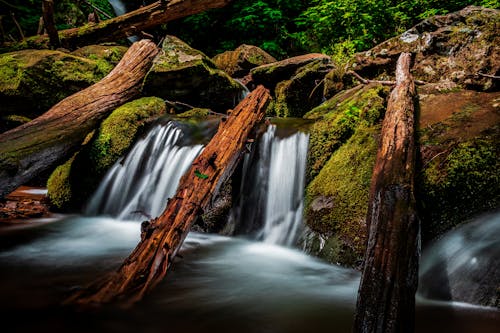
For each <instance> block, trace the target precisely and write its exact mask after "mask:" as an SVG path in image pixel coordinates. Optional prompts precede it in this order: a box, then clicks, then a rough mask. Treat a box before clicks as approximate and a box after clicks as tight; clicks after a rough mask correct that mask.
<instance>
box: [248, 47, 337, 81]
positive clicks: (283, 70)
mask: <svg viewBox="0 0 500 333" xmlns="http://www.w3.org/2000/svg"><path fill="white" fill-rule="evenodd" d="M317 60H321V61H324V62H329V61H331V59H330V57H329V56H327V55H325V54H321V53H310V54H304V55H300V56H296V57H292V58H288V59H285V60H281V61H277V62H273V63H270V64H266V65H262V66H258V67H255V68H253V69H252V70H251V71H250V74H251V75H252V80H253V83H254V84H262V85H264V86H265V87H266V88H268V89H270V90H274V88H275V87H276V85H277V84H278V83H279V82H281V81H285V80H289V79H290V78H291V77H292V76H294V75H295V74H296V73H297V70H298V69H300V68H302V67H304V66H306V65H307V64H309V63H311V62H313V61H317Z"/></svg>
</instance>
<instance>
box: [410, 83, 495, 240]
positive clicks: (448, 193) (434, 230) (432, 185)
mask: <svg viewBox="0 0 500 333" xmlns="http://www.w3.org/2000/svg"><path fill="white" fill-rule="evenodd" d="M420 105H421V116H420V130H419V136H420V152H421V154H420V156H421V167H420V168H421V169H420V170H419V173H418V178H417V189H418V198H419V201H418V202H419V203H420V207H419V208H420V210H419V212H420V218H421V220H422V230H423V234H422V235H423V239H424V241H430V240H432V239H434V238H436V237H437V236H439V235H441V234H443V233H444V232H446V231H447V230H450V229H451V228H453V227H455V226H456V225H458V224H459V223H461V222H463V221H464V220H466V219H468V218H472V217H473V216H475V215H477V214H480V213H482V212H485V211H488V210H492V209H496V208H498V207H500V174H499V172H498V170H500V156H499V152H500V149H499V147H498V142H500V113H499V112H498V111H499V106H500V93H498V92H497V93H480V92H475V91H459V92H450V93H446V94H432V93H430V94H428V95H425V96H423V98H422V99H421V101H420ZM438 111H439V112H438Z"/></svg>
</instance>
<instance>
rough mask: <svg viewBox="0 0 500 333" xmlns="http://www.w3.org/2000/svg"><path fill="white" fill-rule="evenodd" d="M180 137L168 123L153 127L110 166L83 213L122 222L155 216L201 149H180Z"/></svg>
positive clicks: (194, 147)
mask: <svg viewBox="0 0 500 333" xmlns="http://www.w3.org/2000/svg"><path fill="white" fill-rule="evenodd" d="M181 137H182V131H181V130H180V129H179V128H177V127H176V126H174V125H173V123H171V122H170V123H168V124H167V125H158V126H156V127H154V128H153V129H152V130H151V131H150V132H149V133H148V134H147V135H146V136H145V137H144V138H143V139H141V140H139V141H138V142H137V143H136V144H135V146H134V147H133V148H132V150H131V151H130V152H129V153H128V155H127V156H126V157H124V158H122V159H120V160H119V161H117V162H116V163H115V164H114V165H113V167H111V169H110V170H109V171H108V173H107V174H106V176H105V177H104V179H103V181H102V182H101V184H100V185H99V187H98V189H97V191H96V192H95V194H94V195H93V197H92V198H91V200H90V202H89V205H88V208H87V210H86V213H87V214H88V215H110V216H113V217H117V218H119V219H124V220H144V219H147V218H148V217H149V216H150V217H157V216H159V215H160V214H161V213H162V211H163V209H164V208H165V206H166V204H167V198H169V197H171V196H172V195H174V194H175V191H176V190H177V186H178V184H179V180H180V178H181V177H182V175H183V174H184V173H185V172H186V171H187V169H188V168H189V166H190V165H191V163H192V162H193V160H194V159H195V158H196V156H198V154H199V153H200V152H201V150H202V145H193V146H180V145H179V140H180V139H181Z"/></svg>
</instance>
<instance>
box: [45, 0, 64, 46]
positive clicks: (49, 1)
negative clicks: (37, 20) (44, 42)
mask: <svg viewBox="0 0 500 333" xmlns="http://www.w3.org/2000/svg"><path fill="white" fill-rule="evenodd" d="M42 13H43V24H44V25H45V29H47V33H48V35H49V40H50V46H51V47H52V48H54V49H57V48H58V47H59V46H60V41H59V35H58V34H57V29H56V24H55V22H54V0H43V1H42Z"/></svg>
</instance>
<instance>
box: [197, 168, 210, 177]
mask: <svg viewBox="0 0 500 333" xmlns="http://www.w3.org/2000/svg"><path fill="white" fill-rule="evenodd" d="M194 175H195V176H196V177H198V178H200V179H207V178H208V175H205V174H204V173H201V172H200V171H199V170H198V169H196V170H194Z"/></svg>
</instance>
